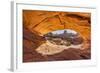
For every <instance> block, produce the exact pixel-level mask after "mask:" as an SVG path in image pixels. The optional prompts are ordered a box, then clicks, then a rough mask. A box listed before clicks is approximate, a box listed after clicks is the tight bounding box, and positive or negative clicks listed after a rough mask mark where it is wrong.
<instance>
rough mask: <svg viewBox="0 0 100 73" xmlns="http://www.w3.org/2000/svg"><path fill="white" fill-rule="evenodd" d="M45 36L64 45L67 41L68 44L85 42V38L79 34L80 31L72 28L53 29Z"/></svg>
mask: <svg viewBox="0 0 100 73" xmlns="http://www.w3.org/2000/svg"><path fill="white" fill-rule="evenodd" d="M44 37H45V39H46V40H49V41H51V42H52V43H56V44H57V43H58V45H59V44H60V45H63V44H64V43H67V44H66V45H70V44H74V45H78V44H81V43H83V38H82V37H81V36H80V35H79V33H78V32H76V31H74V30H70V29H64V30H56V31H52V32H49V33H47V34H45V35H44ZM61 42H63V43H61Z"/></svg>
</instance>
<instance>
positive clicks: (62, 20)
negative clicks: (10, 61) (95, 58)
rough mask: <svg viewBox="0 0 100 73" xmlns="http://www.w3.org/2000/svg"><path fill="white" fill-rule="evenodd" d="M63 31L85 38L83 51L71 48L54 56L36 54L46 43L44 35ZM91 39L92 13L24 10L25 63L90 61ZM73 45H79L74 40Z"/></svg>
mask: <svg viewBox="0 0 100 73" xmlns="http://www.w3.org/2000/svg"><path fill="white" fill-rule="evenodd" d="M62 29H72V30H74V31H76V32H78V33H79V34H80V35H81V36H82V38H84V43H83V44H84V45H83V50H79V49H74V48H70V49H67V50H64V51H62V52H61V53H58V54H54V55H41V54H40V53H37V52H36V49H37V48H38V47H39V46H40V45H41V44H43V43H45V42H46V39H45V38H44V36H43V35H45V34H47V33H49V32H51V31H55V30H62ZM90 37H91V14H90V13H82V12H53V11H38V10H23V62H37V61H38V62H39V61H58V60H81V59H90V58H91V46H90V44H91V39H90ZM75 40H76V39H75ZM77 41H80V40H77ZM80 42H81V41H80ZM73 43H74V44H77V42H74V40H73Z"/></svg>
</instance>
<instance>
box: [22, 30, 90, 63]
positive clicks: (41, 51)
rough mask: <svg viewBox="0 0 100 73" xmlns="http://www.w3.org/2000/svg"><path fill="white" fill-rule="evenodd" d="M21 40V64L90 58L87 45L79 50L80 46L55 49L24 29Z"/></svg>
mask: <svg viewBox="0 0 100 73" xmlns="http://www.w3.org/2000/svg"><path fill="white" fill-rule="evenodd" d="M23 40H24V41H23V62H41V61H61V60H84V59H90V58H91V52H90V49H89V48H90V45H88V44H85V45H86V46H84V47H83V48H85V49H81V48H82V45H81V46H79V47H77V48H74V47H65V46H63V47H62V46H58V47H57V46H55V45H54V46H53V45H52V44H50V43H49V44H47V43H46V40H45V38H44V37H41V36H38V35H36V34H35V33H32V32H30V31H29V30H28V29H24V37H23ZM44 44H45V45H44ZM43 45H44V46H43ZM50 45H51V46H50ZM46 48H47V49H46ZM48 49H49V50H48Z"/></svg>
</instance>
